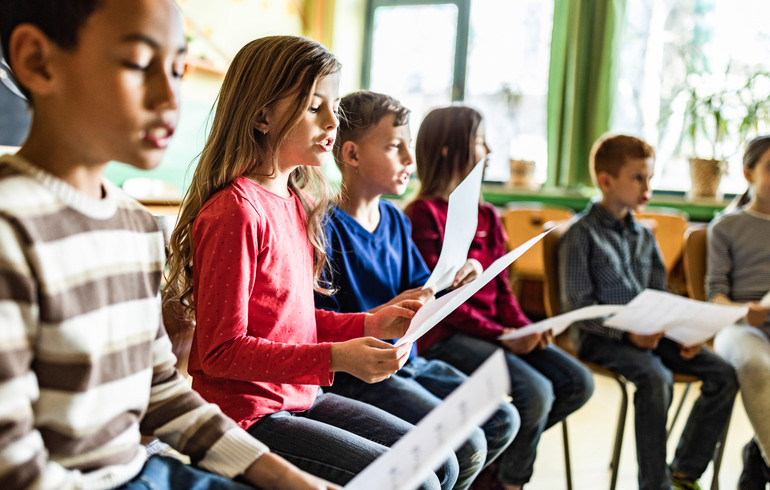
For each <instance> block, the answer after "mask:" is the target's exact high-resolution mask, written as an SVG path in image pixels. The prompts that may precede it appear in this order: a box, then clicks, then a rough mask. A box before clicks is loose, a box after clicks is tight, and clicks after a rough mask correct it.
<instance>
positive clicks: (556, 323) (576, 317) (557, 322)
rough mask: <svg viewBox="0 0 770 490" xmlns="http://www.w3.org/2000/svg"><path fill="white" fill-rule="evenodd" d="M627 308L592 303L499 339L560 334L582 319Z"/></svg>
mask: <svg viewBox="0 0 770 490" xmlns="http://www.w3.org/2000/svg"><path fill="white" fill-rule="evenodd" d="M623 308H625V306H624V305H591V306H584V307H583V308H578V309H577V310H573V311H570V312H567V313H562V314H561V315H557V316H555V317H552V318H546V319H545V320H541V321H539V322H536V323H533V324H532V325H527V326H526V327H521V328H517V329H516V330H512V331H510V332H508V333H506V334H505V335H501V336H500V337H498V338H499V340H509V339H518V338H521V337H526V336H527V335H531V334H534V333H543V332H545V331H547V330H551V331H552V332H553V334H554V335H559V334H560V333H562V332H563V331H564V330H566V329H567V327H569V326H570V325H572V324H573V323H575V322H578V321H580V320H588V319H589V318H599V317H605V316H607V315H612V314H614V313H617V312H618V311H620V310H621V309H623Z"/></svg>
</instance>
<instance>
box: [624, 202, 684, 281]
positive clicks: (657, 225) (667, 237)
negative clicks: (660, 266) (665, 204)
mask: <svg viewBox="0 0 770 490" xmlns="http://www.w3.org/2000/svg"><path fill="white" fill-rule="evenodd" d="M636 218H637V219H639V220H640V221H642V222H645V223H647V224H649V225H651V226H650V228H652V231H653V233H655V239H656V240H657V241H658V246H659V247H660V252H661V254H663V263H664V265H665V266H666V272H671V269H673V268H674V266H675V265H676V263H677V262H678V261H679V259H680V258H681V257H682V250H683V248H684V232H685V229H687V218H688V216H687V213H684V212H682V211H679V210H676V209H668V208H657V209H648V210H646V211H645V212H643V213H636Z"/></svg>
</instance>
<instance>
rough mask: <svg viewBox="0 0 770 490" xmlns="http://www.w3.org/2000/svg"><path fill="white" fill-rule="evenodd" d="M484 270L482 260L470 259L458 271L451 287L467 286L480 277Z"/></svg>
mask: <svg viewBox="0 0 770 490" xmlns="http://www.w3.org/2000/svg"><path fill="white" fill-rule="evenodd" d="M482 272H484V268H483V267H481V262H479V261H478V260H476V259H468V261H467V262H466V263H465V264H463V266H462V267H460V270H459V271H457V274H455V280H454V281H452V285H451V286H450V289H454V288H459V287H460V286H465V285H466V284H468V283H469V282H471V281H472V280H474V279H476V278H477V277H479V276H480V275H481V273H482Z"/></svg>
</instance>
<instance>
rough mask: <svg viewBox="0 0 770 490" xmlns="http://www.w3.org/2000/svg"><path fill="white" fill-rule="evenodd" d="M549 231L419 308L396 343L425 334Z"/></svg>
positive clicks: (402, 342)
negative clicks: (478, 274) (469, 280)
mask: <svg viewBox="0 0 770 490" xmlns="http://www.w3.org/2000/svg"><path fill="white" fill-rule="evenodd" d="M549 231H551V230H548V231H546V232H543V233H541V234H539V235H538V236H536V237H534V238H531V239H530V240H528V241H526V242H524V243H523V244H521V245H519V246H518V247H516V248H515V249H513V250H511V251H510V252H508V253H507V254H505V255H503V256H502V257H500V258H499V259H497V260H495V261H494V262H492V264H490V266H489V267H487V270H485V271H484V272H483V273H482V274H481V275H480V276H479V277H477V278H476V279H474V280H473V281H471V282H469V283H468V284H466V285H465V286H463V287H460V288H457V289H455V290H454V291H452V292H450V293H447V294H445V295H444V296H441V297H440V298H436V299H434V300H433V301H429V302H428V303H426V304H425V305H424V306H423V307H422V308H420V309H419V310H417V313H416V314H415V315H414V317H412V321H411V323H410V324H409V329H408V330H407V331H406V333H405V334H404V336H403V337H401V338H400V339H398V341H397V342H396V345H402V344H405V343H407V342H414V341H416V340H417V339H419V338H420V337H422V336H423V335H425V332H427V331H428V330H430V329H431V328H433V327H434V326H435V325H436V324H437V323H438V322H440V321H441V320H443V319H444V318H446V316H447V315H448V314H450V313H452V312H453V311H454V310H455V309H456V308H457V307H458V306H460V305H461V304H463V303H464V302H465V301H467V300H468V298H470V297H471V296H473V295H474V294H476V291H478V290H479V289H481V288H482V287H484V285H485V284H486V283H488V282H489V281H491V280H492V279H494V278H495V277H496V276H497V275H498V274H500V273H501V272H502V271H503V270H505V268H506V267H508V266H509V265H511V263H512V262H513V261H514V260H516V259H518V258H519V257H521V256H522V255H523V254H524V252H526V251H527V250H529V249H530V247H532V245H534V244H535V243H537V242H538V241H540V239H541V238H543V237H544V236H545V235H546V234H547V233H548V232H549Z"/></svg>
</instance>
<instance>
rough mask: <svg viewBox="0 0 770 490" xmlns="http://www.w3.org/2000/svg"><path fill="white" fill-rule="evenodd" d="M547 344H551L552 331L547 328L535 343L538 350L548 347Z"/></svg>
mask: <svg viewBox="0 0 770 490" xmlns="http://www.w3.org/2000/svg"><path fill="white" fill-rule="evenodd" d="M548 344H553V332H552V331H551V330H550V329H549V330H546V331H545V332H543V333H542V334H540V342H539V343H538V344H537V348H538V350H543V349H545V348H546V347H548Z"/></svg>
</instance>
